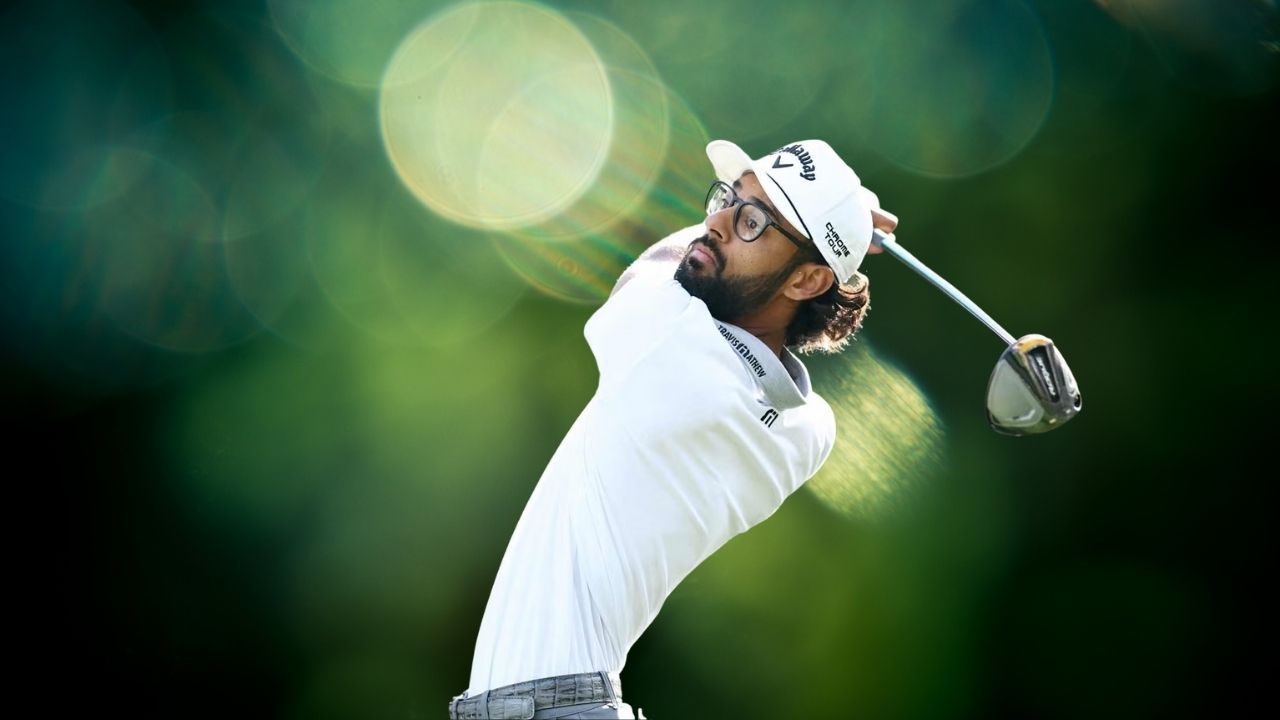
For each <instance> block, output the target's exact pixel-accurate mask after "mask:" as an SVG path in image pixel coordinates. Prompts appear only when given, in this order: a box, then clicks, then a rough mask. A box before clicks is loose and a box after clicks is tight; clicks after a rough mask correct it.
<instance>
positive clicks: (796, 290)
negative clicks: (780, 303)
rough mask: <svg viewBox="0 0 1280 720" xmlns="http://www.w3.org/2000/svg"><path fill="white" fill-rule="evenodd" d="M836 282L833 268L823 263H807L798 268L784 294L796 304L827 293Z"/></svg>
mask: <svg viewBox="0 0 1280 720" xmlns="http://www.w3.org/2000/svg"><path fill="white" fill-rule="evenodd" d="M835 281H836V274H835V272H833V271H832V270H831V268H829V267H827V266H826V265H823V264H821V263H815V262H807V263H804V264H803V265H801V266H800V267H798V268H796V269H795V270H794V271H793V272H792V273H791V277H790V278H788V279H787V284H786V286H784V288H783V290H782V294H783V295H786V296H787V297H788V298H790V299H792V300H795V301H796V302H804V301H805V300H809V299H810V298H815V297H818V296H819V295H821V294H822V293H824V292H826V291H827V289H828V288H830V287H831V284H832V283H834V282H835Z"/></svg>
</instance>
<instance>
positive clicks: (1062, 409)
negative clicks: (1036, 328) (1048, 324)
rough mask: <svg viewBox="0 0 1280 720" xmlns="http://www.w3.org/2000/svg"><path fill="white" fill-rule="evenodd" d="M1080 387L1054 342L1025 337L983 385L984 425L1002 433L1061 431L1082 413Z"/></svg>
mask: <svg viewBox="0 0 1280 720" xmlns="http://www.w3.org/2000/svg"><path fill="white" fill-rule="evenodd" d="M1080 407H1081V401H1080V389H1079V387H1077V386H1076V379H1075V376H1073V375H1072V374H1071V368H1069V367H1067V361H1066V360H1064V359H1062V353H1060V352H1058V348H1056V347H1054V345H1053V341H1052V340H1050V339H1049V338H1047V337H1045V336H1043V335H1035V334H1032V335H1024V336H1022V337H1020V338H1018V341H1017V342H1015V343H1014V344H1013V345H1010V346H1009V347H1008V348H1007V349H1006V350H1005V351H1004V353H1002V354H1001V355H1000V360H999V361H998V362H997V363H996V368H995V370H993V371H992V372H991V381H990V382H989V383H988V384H987V421H988V422H990V423H991V427H992V429H994V430H995V431H996V432H999V433H1004V434H1005V435H1035V434H1037V433H1043V432H1048V431H1050V430H1053V429H1054V428H1058V427H1062V426H1063V425H1064V424H1066V422H1067V421H1068V420H1070V419H1071V418H1073V417H1075V416H1076V414H1078V413H1079V412H1080Z"/></svg>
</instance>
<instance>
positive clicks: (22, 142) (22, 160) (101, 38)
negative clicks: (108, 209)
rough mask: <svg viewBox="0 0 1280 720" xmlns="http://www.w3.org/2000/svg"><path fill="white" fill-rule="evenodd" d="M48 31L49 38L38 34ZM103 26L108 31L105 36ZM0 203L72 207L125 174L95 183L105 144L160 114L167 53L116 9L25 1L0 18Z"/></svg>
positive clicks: (167, 80) (167, 84)
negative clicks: (0, 146) (0, 154)
mask: <svg viewBox="0 0 1280 720" xmlns="http://www.w3.org/2000/svg"><path fill="white" fill-rule="evenodd" d="M50 27H56V28H57V34H56V35H51V34H48V33H45V32H41V31H40V29H42V28H50ZM104 28H109V31H108V32H104ZM0 66H3V67H4V68H5V72H4V75H3V77H2V78H0V97H3V98H4V102H3V106H0V130H3V132H4V143H5V144H4V147H5V151H4V155H5V157H4V162H3V163H0V197H4V198H7V199H9V200H13V201H15V202H19V203H22V204H24V205H28V206H33V207H36V208H41V209H50V210H58V211H75V210H80V209H83V208H86V207H91V206H93V205H96V204H99V203H102V202H106V201H108V200H110V199H112V198H114V197H115V196H116V195H118V194H119V192H121V191H122V190H123V189H125V188H126V187H127V186H128V184H129V182H131V181H132V180H133V179H134V178H127V177H124V176H122V175H120V174H119V172H118V169H116V170H117V171H116V172H115V173H114V176H115V180H116V182H115V183H114V184H105V183H102V182H100V178H101V175H102V174H103V173H104V172H109V171H111V169H110V168H107V167H106V164H107V163H108V162H109V161H110V159H111V157H112V146H113V145H115V144H117V143H120V142H123V141H125V140H126V139H127V138H128V136H129V135H130V134H131V133H133V132H134V131H135V130H136V129H137V128H139V127H142V126H144V125H146V124H148V123H150V122H153V121H155V120H156V119H158V118H160V117H162V116H163V115H165V114H166V113H168V112H169V110H170V108H171V105H172V101H173V97H172V95H173V93H172V86H171V76H170V65H169V58H168V55H167V54H166V53H165V51H164V48H163V47H162V46H161V44H160V42H159V40H158V38H157V37H156V35H155V32H154V31H153V30H152V29H151V28H150V26H148V24H147V22H146V21H145V20H144V19H143V18H142V17H141V16H140V15H138V14H137V13H136V12H135V11H133V10H131V9H130V8H129V7H127V6H125V5H124V4H120V3H70V2H60V1H57V0H50V1H48V2H26V3H20V4H17V5H14V6H12V7H8V8H6V9H5V10H4V11H3V13H2V14H0Z"/></svg>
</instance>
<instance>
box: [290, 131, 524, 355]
mask: <svg viewBox="0 0 1280 720" xmlns="http://www.w3.org/2000/svg"><path fill="white" fill-rule="evenodd" d="M365 170H367V158H364V157H362V156H360V154H359V153H352V156H350V157H346V158H341V159H339V158H335V159H334V162H333V163H332V164H331V165H330V167H329V168H328V169H327V171H326V173H325V176H324V177H323V178H322V179H321V184H320V189H319V191H318V192H319V193H320V194H321V195H322V196H323V197H324V198H326V200H325V202H323V203H314V204H312V205H311V207H310V209H309V210H308V213H307V223H306V234H307V245H308V248H309V255H310V258H311V267H312V272H313V274H314V277H315V279H316V281H317V282H318V284H319V286H320V288H321V289H322V290H323V292H324V295H325V297H326V298H327V300H328V302H329V304H330V305H331V306H332V307H333V308H335V309H336V310H337V311H338V312H339V314H340V315H341V316H343V317H345V318H346V319H347V320H349V321H350V322H351V323H353V324H354V325H356V326H357V327H359V328H361V329H363V330H365V331H367V332H368V333H369V334H371V335H373V336H374V337H376V338H378V339H380V340H382V341H384V342H388V343H393V344H399V345H405V344H408V345H446V344H450V343H454V342H457V341H460V340H462V339H465V338H470V337H473V336H475V335H476V334H478V333H480V332H483V331H484V330H485V329H486V328H487V327H489V326H490V325H491V324H493V323H494V322H496V321H497V320H498V319H499V318H500V317H502V316H503V315H504V314H506V312H507V311H508V310H510V309H511V307H512V305H513V304H514V303H515V301H516V300H517V299H518V298H519V296H520V295H521V294H522V293H523V292H524V289H525V286H524V284H523V283H521V282H520V281H519V278H517V277H515V276H514V275H513V274H512V273H511V272H510V270H509V269H508V268H507V267H506V265H504V264H503V262H502V260H501V259H500V258H499V257H498V254H497V253H496V252H495V250H494V249H493V246H492V244H491V243H490V241H489V237H488V235H487V234H485V233H482V232H479V231H475V230H470V229H468V228H465V227H460V226H458V225H455V224H452V223H449V222H446V221H445V220H443V219H441V218H439V217H437V216H435V215H432V214H431V213H428V212H426V211H424V210H423V209H422V207H421V206H420V205H418V204H417V203H416V202H414V200H413V199H412V198H411V197H409V196H407V195H406V194H404V193H403V192H401V191H400V190H399V188H398V187H397V186H396V185H394V184H392V183H393V182H394V181H393V180H391V179H390V178H385V177H377V176H371V177H368V178H367V180H366V181H362V182H358V183H352V182H351V178H353V177H362V175H361V173H362V171H365Z"/></svg>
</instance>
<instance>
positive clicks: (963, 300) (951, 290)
mask: <svg viewBox="0 0 1280 720" xmlns="http://www.w3.org/2000/svg"><path fill="white" fill-rule="evenodd" d="M872 235H873V237H872V242H874V243H875V244H877V245H879V246H880V247H882V248H884V249H885V251H887V252H888V253H889V254H890V255H893V256H894V257H896V258H898V259H899V260H901V261H902V262H904V263H906V265H907V267H909V268H911V269H912V270H915V271H916V272H917V273H918V274H919V275H920V277H923V278H924V279H925V280H928V281H929V282H931V283H933V285H934V287H936V288H938V289H939V290H941V291H942V292H944V293H946V294H947V296H948V297H950V298H951V299H952V300H955V301H956V302H957V303H959V304H960V307H962V308H964V309H965V310H968V311H969V314H971V315H973V316H974V317H976V318H978V319H979V320H981V321H982V324H983V325H986V326H987V327H988V328H990V329H991V332H993V333H995V334H996V335H999V336H1000V339H1001V340H1004V343H1005V345H1013V344H1014V343H1015V342H1017V341H1016V340H1015V339H1014V337H1013V336H1012V335H1010V334H1009V331H1007V330H1005V329H1004V328H1002V327H1000V323H998V322H996V321H995V320H993V319H992V318H991V316H990V315H988V314H986V313H985V312H983V311H982V308H980V307H978V306H977V304H975V303H974V302H973V301H972V300H970V299H969V298H968V297H966V296H965V294H964V293H962V292H960V291H959V290H957V289H956V286H955V285H952V284H951V283H949V282H947V281H946V280H944V279H943V278H942V276H941V275H939V274H938V273H936V272H934V271H932V270H930V269H929V267H928V266H927V265H925V264H924V263H922V262H920V260H919V259H917V258H916V256H915V255H912V254H911V253H909V252H907V250H906V248H904V247H902V246H901V245H899V244H898V243H897V241H896V240H894V238H893V235H890V234H887V233H885V232H884V231H882V230H879V229H877V230H874V231H873V232H872Z"/></svg>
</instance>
